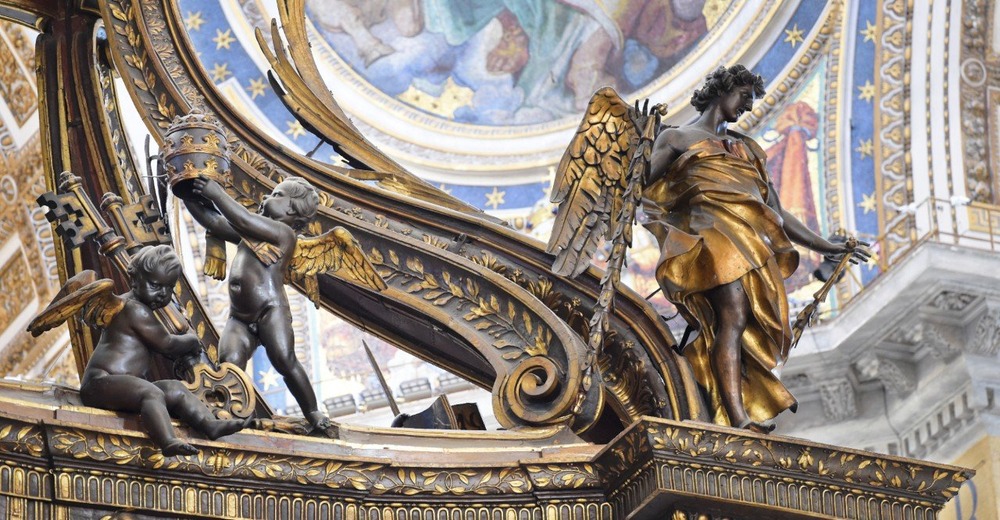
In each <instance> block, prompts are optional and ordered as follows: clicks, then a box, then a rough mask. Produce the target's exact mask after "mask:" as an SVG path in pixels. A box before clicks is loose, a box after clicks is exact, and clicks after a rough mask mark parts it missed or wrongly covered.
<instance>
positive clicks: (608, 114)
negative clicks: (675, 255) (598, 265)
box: [547, 87, 638, 277]
mask: <svg viewBox="0 0 1000 520" xmlns="http://www.w3.org/2000/svg"><path fill="white" fill-rule="evenodd" d="M628 111H629V105H628V104H627V103H625V101H624V100H622V98H621V97H619V96H618V93H616V92H615V91H614V89H612V88H610V87H606V88H602V89H601V90H598V91H597V92H596V93H595V94H594V97H592V98H591V99H590V105H588V106H587V113H586V115H584V117H583V122H582V123H580V128H579V129H578V130H577V131H576V135H575V136H574V137H573V140H572V141H571V142H570V145H569V148H567V149H566V153H565V154H563V157H562V160H561V161H560V162H559V168H558V169H557V170H556V178H555V181H554V182H553V185H552V202H554V203H556V204H559V211H558V213H557V214H556V219H555V224H554V225H553V227H552V236H551V238H549V245H548V249H547V250H548V252H549V253H554V254H555V255H556V260H555V261H554V262H553V263H552V271H553V272H555V273H556V274H559V275H563V276H571V277H572V276H577V275H578V274H580V273H582V272H584V271H586V270H587V267H588V266H589V265H590V259H591V257H593V256H594V250H595V249H597V245H598V243H600V241H601V238H602V237H605V235H607V234H608V230H609V229H614V225H615V219H617V218H618V215H619V213H620V211H621V207H622V204H623V201H624V193H625V189H626V188H627V187H628V179H627V176H626V173H627V170H628V166H629V161H630V159H631V156H630V150H631V149H632V145H633V144H634V143H635V142H636V141H637V139H638V132H637V131H636V129H635V126H634V125H633V124H632V122H631V119H629V117H628Z"/></svg>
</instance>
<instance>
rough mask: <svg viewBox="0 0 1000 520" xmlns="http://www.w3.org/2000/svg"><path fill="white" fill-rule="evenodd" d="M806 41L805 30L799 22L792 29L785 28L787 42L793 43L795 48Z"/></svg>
mask: <svg viewBox="0 0 1000 520" xmlns="http://www.w3.org/2000/svg"><path fill="white" fill-rule="evenodd" d="M804 41H806V39H805V31H803V30H802V29H799V24H795V25H793V26H792V28H791V29H785V43H788V44H791V46H792V48H793V49H794V48H795V46H796V45H798V44H800V43H802V42H804Z"/></svg>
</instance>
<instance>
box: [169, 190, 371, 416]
mask: <svg viewBox="0 0 1000 520" xmlns="http://www.w3.org/2000/svg"><path fill="white" fill-rule="evenodd" d="M192 182H193V184H192V193H193V194H194V195H196V196H200V197H203V198H204V199H205V200H207V201H208V202H209V203H211V204H214V206H215V207H214V208H212V207H211V205H210V204H209V205H206V204H204V203H203V202H202V201H200V200H198V199H190V200H188V201H187V208H188V210H189V211H190V212H191V214H192V216H194V218H195V220H197V221H198V222H199V223H201V224H202V225H203V226H205V228H206V229H207V230H208V232H209V233H211V234H212V235H213V236H215V237H219V238H222V239H224V240H226V241H227V242H232V243H234V244H238V245H239V247H238V249H237V252H236V257H235V259H234V260H233V266H232V269H231V270H230V273H229V298H230V306H231V310H230V314H229V321H228V322H227V323H226V327H225V329H224V330H223V332H222V336H221V338H220V340H219V360H220V361H222V362H230V363H233V364H235V365H237V366H239V367H241V368H245V367H246V365H247V361H249V359H250V357H251V355H252V354H253V352H254V350H256V349H257V346H258V345H263V346H264V349H265V351H266V353H267V357H268V359H269V360H270V361H271V364H272V365H274V368H275V369H276V370H277V371H278V373H279V374H281V375H282V377H284V379H285V383H286V384H287V385H288V389H289V390H290V391H291V393H292V395H293V396H294V397H295V400H296V401H297V402H298V404H299V407H300V408H301V409H302V413H303V415H305V418H306V419H307V420H308V421H309V423H310V424H311V425H312V426H313V428H315V429H319V430H328V429H329V428H331V426H332V423H331V422H330V419H329V418H327V417H326V415H324V414H323V413H322V412H320V411H319V409H318V406H317V403H316V393H315V392H314V391H313V388H312V385H311V384H310V382H309V377H308V376H307V374H306V371H305V369H304V368H303V367H302V363H300V362H299V360H298V359H297V358H296V357H295V348H294V347H295V340H294V338H293V336H292V316H291V311H290V309H289V305H288V297H287V296H286V295H285V289H284V284H285V281H286V279H287V278H291V279H294V280H300V281H302V282H303V285H304V286H305V289H306V292H307V294H308V296H309V297H310V298H311V299H312V300H313V301H314V302H318V298H319V289H318V286H317V284H316V279H315V276H316V275H317V274H319V273H323V272H327V271H333V272H336V273H338V274H341V275H342V276H344V277H346V278H349V279H351V280H353V281H355V282H358V283H362V284H364V285H366V286H368V287H371V288H372V289H375V290H383V289H385V288H386V284H385V282H384V281H383V280H382V278H381V277H380V276H379V275H378V273H376V272H375V269H374V267H372V265H371V263H369V262H368V260H367V258H366V257H365V255H364V252H363V251H362V250H361V246H360V245H359V244H358V242H357V241H356V240H355V239H354V237H353V236H351V234H350V232H348V231H347V230H346V229H343V228H340V227H337V228H334V229H331V230H330V231H328V232H326V233H324V234H322V235H320V236H317V237H306V236H301V235H299V234H298V233H299V231H301V230H302V229H304V228H305V226H306V225H307V224H308V223H309V222H310V221H311V220H312V219H313V217H314V216H315V215H316V211H317V207H318V205H319V196H318V195H317V193H316V189H315V188H314V187H313V186H312V185H310V184H309V183H308V182H306V181H305V180H304V179H301V178H298V177H289V178H287V179H285V180H284V181H282V182H281V183H280V184H278V185H277V186H276V187H275V188H274V190H273V191H272V192H271V194H270V195H268V196H267V197H265V198H264V200H263V201H262V202H261V205H260V211H259V212H258V213H257V214H254V213H251V212H250V211H248V210H247V209H246V208H244V207H243V206H242V205H241V204H240V203H238V202H236V201H235V200H234V199H233V198H232V197H230V196H229V195H228V194H227V193H226V192H225V190H224V189H223V188H222V186H220V185H219V184H218V183H217V182H216V181H214V180H212V179H209V178H207V177H199V178H197V179H194V180H193V181H192ZM216 208H217V210H216Z"/></svg>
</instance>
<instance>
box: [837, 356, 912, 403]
mask: <svg viewBox="0 0 1000 520" xmlns="http://www.w3.org/2000/svg"><path fill="white" fill-rule="evenodd" d="M852 366H853V367H854V371H855V373H856V374H857V376H858V380H859V381H876V380H877V381H879V382H881V383H882V384H883V385H884V386H885V389H886V390H887V391H889V392H892V393H895V394H897V395H899V396H902V397H905V395H906V394H908V393H909V392H911V391H913V390H914V389H915V388H916V387H917V383H916V381H915V380H914V378H913V376H912V375H911V374H909V373H907V371H906V370H904V369H903V368H902V367H900V366H899V364H897V362H895V361H892V360H889V359H887V358H885V357H882V356H879V355H877V354H875V353H874V352H871V351H868V352H865V353H864V354H861V356H859V357H858V358H857V359H856V360H854V362H853V363H852Z"/></svg>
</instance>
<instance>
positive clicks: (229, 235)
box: [184, 200, 241, 244]
mask: <svg viewBox="0 0 1000 520" xmlns="http://www.w3.org/2000/svg"><path fill="white" fill-rule="evenodd" d="M184 205H185V206H186V207H187V209H188V212H190V213H191V216H192V217H194V219H195V220H197V221H198V223H199V224H201V225H202V226H204V227H205V229H207V230H208V231H209V232H210V233H212V234H213V235H215V236H217V237H219V238H221V239H223V240H225V241H226V242H232V243H234V244H238V243H239V242H240V240H241V238H240V234H239V233H237V232H236V230H235V229H233V226H231V225H230V224H229V221H228V220H226V218H225V217H223V216H222V214H221V213H219V212H218V211H215V210H214V209H212V208H211V207H209V206H206V205H205V204H203V203H202V202H200V201H197V200H194V201H185V204H184Z"/></svg>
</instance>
